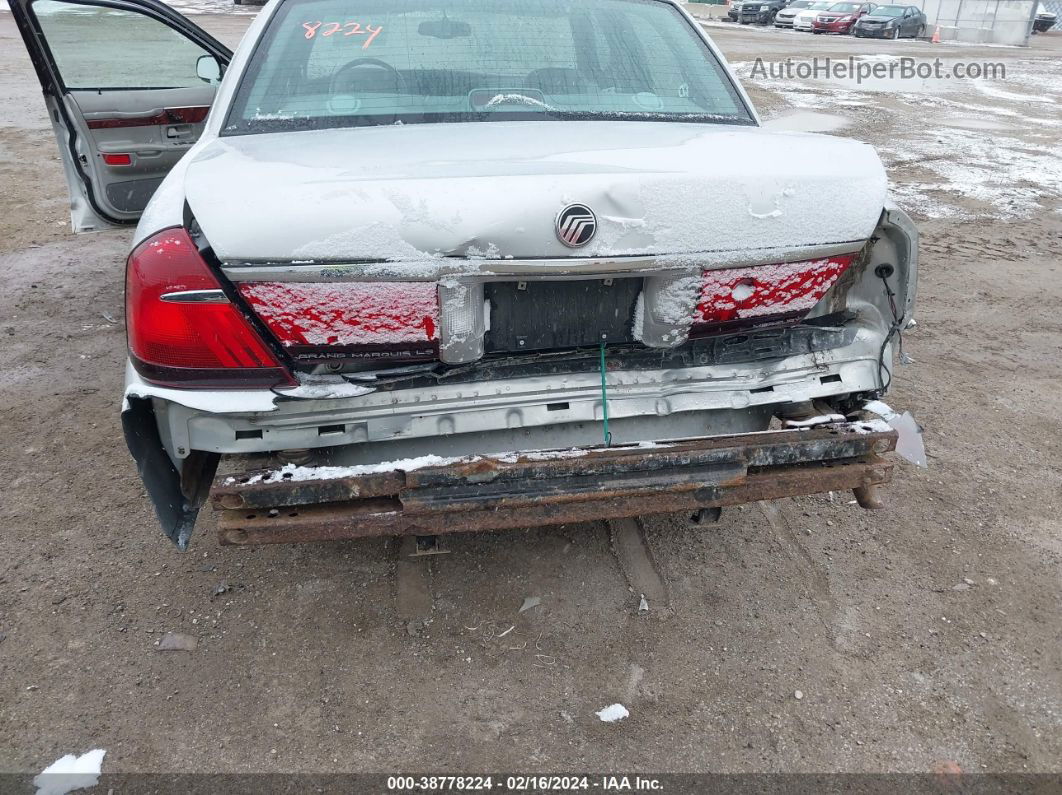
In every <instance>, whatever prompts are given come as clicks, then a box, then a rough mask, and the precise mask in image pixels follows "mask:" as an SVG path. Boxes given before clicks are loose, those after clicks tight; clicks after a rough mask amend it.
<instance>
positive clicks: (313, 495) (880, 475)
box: [210, 420, 896, 544]
mask: <svg viewBox="0 0 1062 795" xmlns="http://www.w3.org/2000/svg"><path fill="white" fill-rule="evenodd" d="M895 446H896V432H895V431H894V430H892V429H891V428H890V427H889V426H888V425H887V424H886V423H884V422H882V421H880V420H874V421H869V422H844V423H835V424H831V425H827V426H823V427H818V428H813V429H800V430H781V431H764V432H761V433H746V434H737V435H731V436H710V437H703V438H697V439H684V440H681V441H674V442H661V443H658V444H652V445H644V444H643V445H632V446H614V447H609V448H605V447H592V448H581V449H578V450H554V451H548V450H544V451H531V452H522V453H507V454H500V455H497V456H489V455H485V456H476V457H472V458H466V459H460V460H457V461H455V462H453V463H449V464H445V465H438V466H426V467H422V468H418V469H411V470H409V471H402V470H398V469H395V470H387V471H379V469H380V468H379V467H374V468H372V469H373V471H371V472H362V473H359V474H350V475H343V476H341V477H335V474H336V471H335V470H334V469H330V471H329V473H328V474H329V475H330V476H329V477H314V472H313V468H312V467H311V468H305V469H303V470H301V471H300V472H299V475H298V477H289V478H285V477H284V475H283V473H282V472H280V471H278V470H253V471H248V472H242V473H229V474H227V475H220V476H218V477H217V478H216V479H215V481H214V485H213V487H212V488H211V492H210V496H211V499H212V502H213V505H214V507H215V508H216V509H218V510H219V511H220V520H219V524H218V529H219V534H220V540H221V543H223V544H267V543H291V542H304V541H331V540H338V539H345V538H360V537H366V536H385V535H406V534H414V535H436V534H440V533H454V532H468V531H479V530H498V529H512V528H520V527H529V526H536V525H547V524H563V523H567V522H581V521H594V520H600V519H617V518H621V517H626V516H638V515H646V514H654V513H673V512H680V511H688V512H693V511H696V510H697V509H699V508H710V507H717V506H725V505H738V504H741V503H747V502H754V501H757V500H771V499H778V498H780V497H793V496H799V495H804V494H815V493H821V492H826V491H845V490H849V489H851V490H854V491H855V494H856V498H857V499H858V500H859V503H860V504H861V505H862V506H863V507H866V508H871V507H880V503H879V502H878V500H877V496H876V494H875V489H876V487H877V486H878V485H880V484H883V483H886V482H888V480H889V479H890V477H891V475H892V462H891V461H889V460H886V459H884V458H881V457H880V456H881V454H883V453H886V452H888V451H890V450H893V449H894V448H895ZM363 469H367V468H363ZM323 471H324V470H322V472H323Z"/></svg>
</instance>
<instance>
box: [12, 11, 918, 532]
mask: <svg viewBox="0 0 1062 795" xmlns="http://www.w3.org/2000/svg"><path fill="white" fill-rule="evenodd" d="M9 2H10V4H11V9H12V12H13V13H14V17H15V21H16V23H17V25H18V28H19V31H20V33H21V34H22V37H23V39H24V41H25V43H26V45H27V47H28V49H29V52H30V56H31V59H32V61H33V64H34V67H35V68H36V72H37V75H38V78H39V79H40V81H41V84H42V87H43V88H44V99H45V104H46V106H47V109H48V116H49V118H51V119H52V120H53V124H54V127H55V134H56V138H57V142H58V143H59V144H60V148H59V151H60V156H61V158H62V162H63V165H64V169H65V174H66V176H67V181H68V184H69V188H70V192H71V218H72V221H73V224H74V228H75V229H76V230H85V231H87V230H92V229H99V228H103V227H107V226H115V225H117V226H121V225H123V224H124V225H126V228H129V226H128V225H129V224H130V223H131V222H136V221H137V220H138V219H139V224H138V226H137V227H136V231H135V232H134V233H133V234H132V235H131V246H130V252H129V256H128V259H127V261H126V274H125V284H126V291H125V300H126V313H125V318H126V334H127V342H128V359H127V362H126V370H125V372H126V386H125V394H124V400H123V403H122V410H121V416H122V426H123V429H124V432H125V439H126V443H127V445H128V447H129V450H130V453H131V454H132V457H133V459H134V460H135V462H136V466H137V471H138V473H139V475H140V477H141V478H142V480H143V484H144V488H145V490H146V492H147V494H148V495H149V497H150V499H151V500H152V502H153V503H154V506H155V510H156V514H157V516H158V518H159V521H160V523H161V525H162V528H163V530H164V532H165V533H166V535H167V536H168V537H169V538H170V539H172V540H173V541H174V542H175V543H176V544H177V545H178V547H180V548H181V549H185V548H186V547H187V545H188V543H189V538H190V536H191V534H192V528H193V526H194V524H195V522H196V517H197V514H198V512H199V510H200V508H201V506H203V505H204V504H206V502H207V501H208V500H209V501H210V502H211V503H212V504H213V506H214V508H215V509H216V510H217V511H218V514H219V515H218V522H217V527H218V532H219V535H220V539H221V541H222V543H225V544H256V543H279V542H289V541H315V540H335V539H342V538H352V537H364V536H381V535H391V534H413V535H434V534H437V533H444V532H457V531H473V530H490V529H506V528H521V527H527V526H535V525H544V524H563V523H568V522H580V521H587V520H595V521H596V520H602V519H611V518H619V517H629V516H637V515H641V514H650V513H659V512H685V513H686V515H687V517H690V518H694V517H697V518H698V519H699V518H700V517H701V515H702V513H703V512H705V511H706V509H714V508H717V507H719V506H723V505H736V504H741V503H746V502H750V501H756V500H768V499H776V498H780V497H786V496H796V495H804V494H812V493H825V492H832V491H843V490H852V491H853V492H854V496H855V498H856V500H857V501H858V502H859V503H860V504H861V505H862V506H863V507H867V508H870V507H881V504H880V503H879V502H878V497H877V496H876V491H875V490H876V489H877V487H878V486H879V485H880V484H883V483H885V482H887V481H888V480H889V479H890V477H891V471H892V463H891V461H890V460H889V458H888V456H887V453H888V452H889V451H890V450H892V449H894V448H895V447H896V443H897V439H898V438H899V433H900V431H899V430H898V429H899V428H900V427H902V426H899V425H897V428H896V429H894V427H893V426H892V425H891V424H890V423H891V422H893V421H894V420H892V419H890V418H891V417H893V414H892V412H891V410H889V409H888V407H887V406H884V404H882V403H881V402H880V400H879V398H880V397H881V396H882V395H884V394H885V393H886V391H887V390H888V388H889V384H890V383H891V381H892V372H893V367H892V362H893V356H894V354H895V352H896V348H897V345H898V335H899V334H900V333H901V332H902V330H903V329H904V328H905V327H906V325H907V324H908V322H909V321H910V318H911V316H912V311H913V306H914V300H915V279H916V271H917V257H918V255H917V238H918V233H917V230H916V228H915V226H914V224H913V223H912V221H911V219H910V218H909V217H908V216H907V215H905V214H904V213H903V212H902V211H901V210H900V209H899V208H898V207H896V206H895V205H894V204H893V203H892V202H891V201H890V199H889V197H888V182H887V178H886V174H885V169H884V168H883V166H882V163H881V160H880V159H879V158H878V155H877V153H876V152H875V151H874V149H873V148H872V147H870V146H868V145H867V144H864V143H861V142H860V141H857V140H854V139H846V138H841V137H838V136H833V135H814V134H796V133H789V132H772V131H770V130H767V129H764V128H763V127H762V126H761V125H760V121H759V118H758V116H757V114H756V112H755V110H754V109H753V108H752V106H751V103H750V101H749V98H748V96H747V95H746V94H745V92H744V91H743V89H742V88H741V86H740V84H739V83H738V81H737V79H736V78H735V77H734V75H733V74H732V73H731V71H730V70H729V69H728V67H727V66H726V63H725V60H724V59H723V57H722V55H721V54H720V52H719V50H718V48H717V47H716V46H715V45H714V44H713V43H712V41H711V40H710V39H709V38H708V36H707V34H706V33H705V32H704V30H703V29H702V28H701V27H700V26H699V25H698V24H697V22H696V21H695V20H694V19H693V18H692V17H690V16H689V14H688V13H687V12H686V11H685V10H684V9H683V8H682V7H681V5H680V4H679V3H678V2H677V0H560V1H559V2H558V0H521V2H519V3H515V4H509V3H504V4H499V3H498V2H497V1H496V0H432V1H431V2H425V1H424V0H359V2H358V3H354V4H352V3H350V2H349V1H348V0H274V2H271V3H269V4H268V5H267V6H266V7H265V9H264V10H262V11H261V12H260V13H259V15H258V17H257V19H256V20H255V22H254V23H253V24H252V25H251V27H250V28H249V29H248V31H247V33H246V34H245V36H244V38H243V40H242V43H241V44H240V46H239V48H238V50H237V51H236V52H235V53H231V52H229V50H228V49H227V48H225V47H224V45H222V44H220V43H219V42H218V41H217V40H215V39H214V38H213V37H211V36H210V35H209V34H207V33H206V32H204V31H203V30H202V29H200V28H199V27H197V26H196V25H195V24H194V23H192V22H191V21H189V20H188V19H187V18H185V17H183V16H181V15H180V14H178V13H177V12H176V11H174V10H173V9H172V8H170V7H169V6H167V5H165V4H163V3H161V2H157V0H121V2H120V3H118V2H116V0H9ZM619 44H622V46H618V45H619ZM197 139H198V140H197ZM252 207H253V210H251V209H249V208H252ZM912 427H913V426H912ZM912 432H913V433H917V431H912Z"/></svg>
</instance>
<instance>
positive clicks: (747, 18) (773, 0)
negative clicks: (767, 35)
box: [737, 0, 786, 25]
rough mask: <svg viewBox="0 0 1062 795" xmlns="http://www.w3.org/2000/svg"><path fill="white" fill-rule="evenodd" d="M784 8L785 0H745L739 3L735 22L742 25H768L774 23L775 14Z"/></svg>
mask: <svg viewBox="0 0 1062 795" xmlns="http://www.w3.org/2000/svg"><path fill="white" fill-rule="evenodd" d="M785 6H786V0H762V2H750V1H749V0H745V2H742V3H741V7H740V10H739V12H738V18H737V21H738V22H740V23H741V24H743V25H749V24H757V25H769V24H771V23H772V22H773V21H774V17H775V14H777V13H778V12H779V11H780V10H781V9H783V8H785Z"/></svg>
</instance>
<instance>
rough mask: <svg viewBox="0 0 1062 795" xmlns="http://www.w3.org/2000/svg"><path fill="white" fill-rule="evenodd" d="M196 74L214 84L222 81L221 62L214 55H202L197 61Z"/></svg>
mask: <svg viewBox="0 0 1062 795" xmlns="http://www.w3.org/2000/svg"><path fill="white" fill-rule="evenodd" d="M195 74H196V77H198V78H199V79H200V80H202V81H203V82H204V83H210V84H211V85H214V84H215V83H218V82H220V81H221V64H219V63H218V59H217V58H215V57H214V56H213V55H200V56H199V58H197V59H196V62H195Z"/></svg>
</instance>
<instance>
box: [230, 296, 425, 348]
mask: <svg viewBox="0 0 1062 795" xmlns="http://www.w3.org/2000/svg"><path fill="white" fill-rule="evenodd" d="M239 290H240V295H242V296H243V298H244V299H245V300H246V301H247V303H248V305H249V306H250V307H251V308H252V309H253V310H254V312H255V314H256V315H258V317H259V318H260V319H261V320H262V322H263V323H265V324H266V327H267V328H268V329H269V330H270V331H271V332H272V333H273V336H275V337H276V338H277V340H279V342H280V344H281V345H283V346H284V347H285V349H286V350H287V352H288V353H289V354H290V355H291V356H292V357H293V358H295V359H297V360H300V361H305V360H313V359H317V358H322V357H328V358H335V357H337V356H341V357H347V358H351V359H365V360H372V361H388V360H404V361H423V360H430V359H435V358H437V357H438V342H439V297H438V288H437V286H436V284H435V283H434V282H345V283H340V284H320V283H303V282H244V283H241V284H240V285H239Z"/></svg>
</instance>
